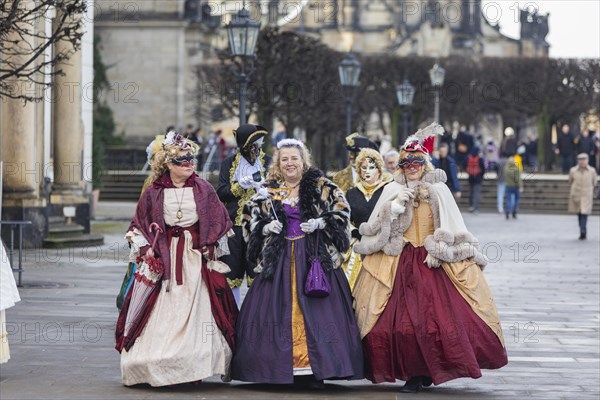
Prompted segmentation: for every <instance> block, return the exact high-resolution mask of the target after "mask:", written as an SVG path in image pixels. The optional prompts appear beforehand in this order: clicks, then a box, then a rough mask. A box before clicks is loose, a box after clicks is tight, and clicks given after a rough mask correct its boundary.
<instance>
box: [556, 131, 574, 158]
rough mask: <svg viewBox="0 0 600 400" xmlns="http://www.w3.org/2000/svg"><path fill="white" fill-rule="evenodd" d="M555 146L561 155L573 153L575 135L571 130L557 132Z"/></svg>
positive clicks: (571, 154)
mask: <svg viewBox="0 0 600 400" xmlns="http://www.w3.org/2000/svg"><path fill="white" fill-rule="evenodd" d="M556 148H558V151H559V152H560V155H561V156H573V155H575V136H573V134H572V133H571V132H569V133H567V134H564V133H562V132H561V133H559V134H558V139H557V141H556Z"/></svg>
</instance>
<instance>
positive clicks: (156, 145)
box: [146, 135, 165, 161]
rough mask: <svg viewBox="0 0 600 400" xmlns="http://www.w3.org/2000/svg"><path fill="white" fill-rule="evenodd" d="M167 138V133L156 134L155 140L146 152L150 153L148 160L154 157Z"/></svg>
mask: <svg viewBox="0 0 600 400" xmlns="http://www.w3.org/2000/svg"><path fill="white" fill-rule="evenodd" d="M164 140H165V135H156V137H155V138H154V140H153V141H152V142H150V144H149V145H148V147H146V154H147V155H148V161H150V160H152V157H154V155H155V154H156V153H157V152H159V151H160V150H161V149H162V144H163V141H164Z"/></svg>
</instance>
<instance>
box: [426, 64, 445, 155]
mask: <svg viewBox="0 0 600 400" xmlns="http://www.w3.org/2000/svg"><path fill="white" fill-rule="evenodd" d="M445 75H446V70H445V69H444V68H442V67H440V66H439V65H438V63H437V62H436V63H435V64H434V65H433V68H431V69H430V70H429V79H431V85H432V86H433V88H434V89H435V107H434V116H433V119H434V122H437V123H438V124H439V123H440V90H441V88H442V85H443V84H444V77H445ZM437 144H438V137H437V135H435V138H434V142H433V149H434V150H437Z"/></svg>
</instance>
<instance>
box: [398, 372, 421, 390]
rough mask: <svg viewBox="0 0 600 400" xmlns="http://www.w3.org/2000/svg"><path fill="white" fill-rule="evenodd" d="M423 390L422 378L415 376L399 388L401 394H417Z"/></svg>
mask: <svg viewBox="0 0 600 400" xmlns="http://www.w3.org/2000/svg"><path fill="white" fill-rule="evenodd" d="M422 389H423V377H422V376H415V377H413V378H410V379H409V380H408V382H406V383H405V384H404V386H402V387H401V388H400V392H401V393H417V392H420V391H421V390H422Z"/></svg>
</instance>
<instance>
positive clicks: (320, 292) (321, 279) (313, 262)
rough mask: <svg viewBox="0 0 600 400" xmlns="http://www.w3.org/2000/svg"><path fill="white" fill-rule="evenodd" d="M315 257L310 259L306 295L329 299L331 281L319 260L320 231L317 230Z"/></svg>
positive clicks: (305, 285) (305, 283) (305, 284)
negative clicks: (328, 279)
mask: <svg viewBox="0 0 600 400" xmlns="http://www.w3.org/2000/svg"><path fill="white" fill-rule="evenodd" d="M315 249H316V250H315V255H314V256H312V257H310V269H309V270H308V275H306V282H304V294H305V295H306V296H307V297H327V296H329V293H330V292H331V287H330V286H329V281H327V276H325V271H323V267H322V266H321V261H320V260H319V230H317V243H316V247H315Z"/></svg>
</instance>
